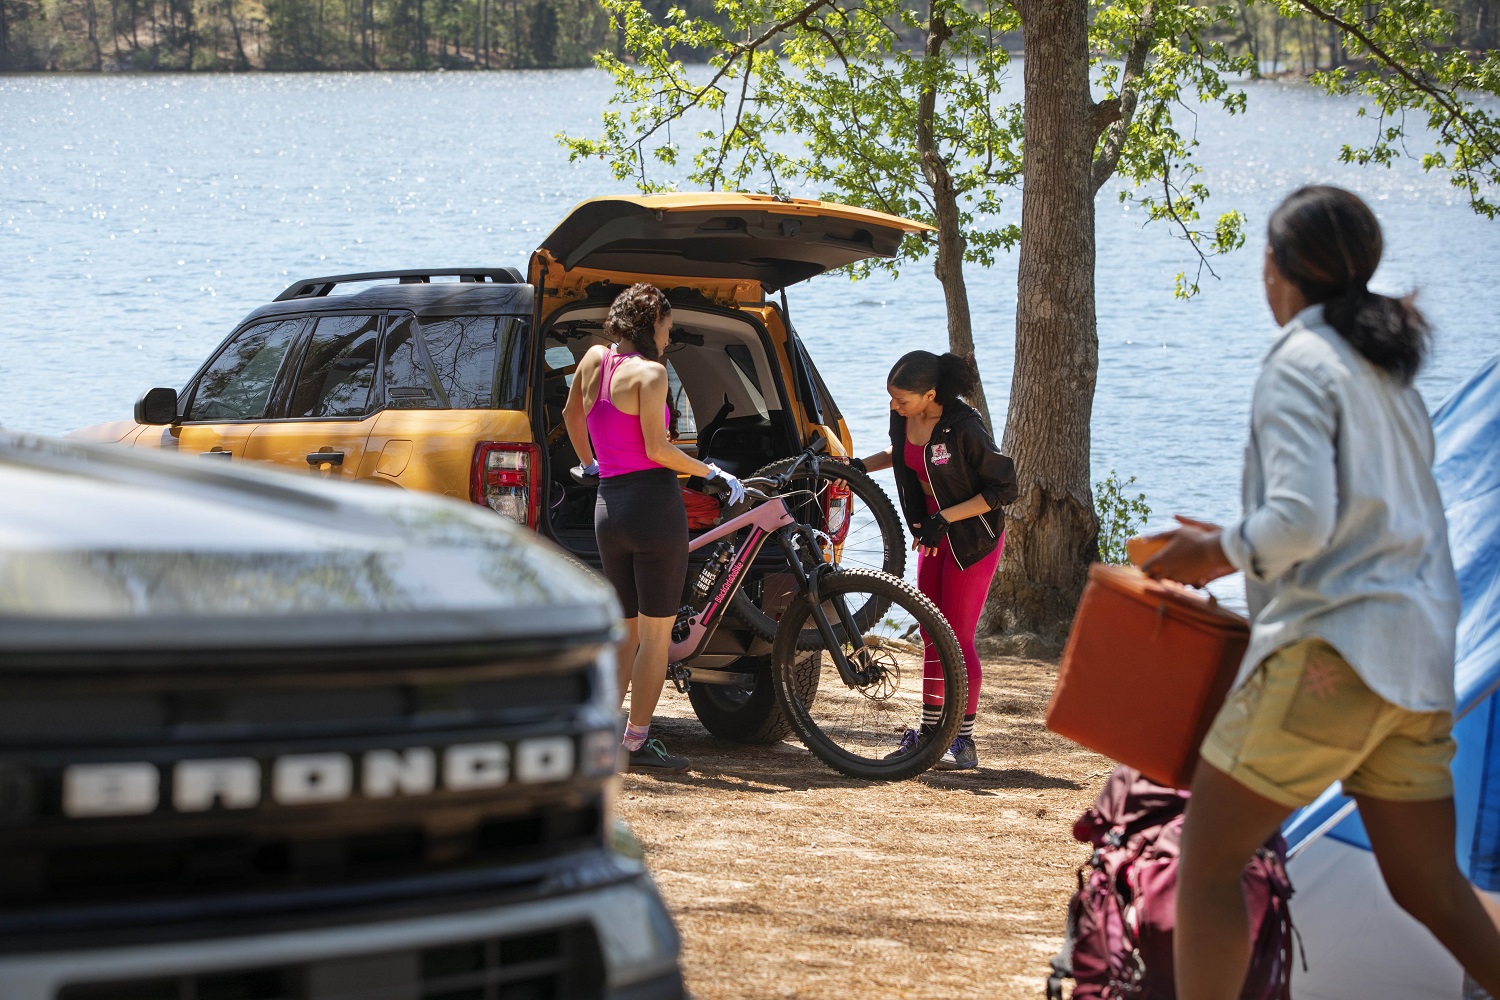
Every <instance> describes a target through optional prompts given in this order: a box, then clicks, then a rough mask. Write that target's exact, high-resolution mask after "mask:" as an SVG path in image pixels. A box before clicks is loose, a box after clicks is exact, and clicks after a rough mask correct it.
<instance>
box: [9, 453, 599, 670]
mask: <svg viewBox="0 0 1500 1000" xmlns="http://www.w3.org/2000/svg"><path fill="white" fill-rule="evenodd" d="M618 614H619V608H618V605H617V604H616V602H615V598H614V595H613V593H612V591H610V589H609V588H608V587H607V586H606V585H604V584H603V582H602V581H601V580H600V579H599V578H598V577H597V576H595V575H593V574H591V573H589V572H588V571H587V570H585V569H583V568H582V567H580V566H579V565H578V564H576V563H574V562H572V561H570V560H568V559H565V558H563V557H562V556H560V555H558V554H557V552H556V551H555V550H554V549H553V548H552V547H551V546H550V545H549V544H547V543H545V542H542V541H540V540H539V539H537V538H536V537H535V536H533V535H532V534H531V533H530V532H527V531H525V530H524V529H522V528H520V527H518V526H516V525H513V524H511V523H510V522H509V521H506V520H505V519H504V518H502V517H500V516H498V515H496V514H493V513H490V512H489V511H485V510H481V509H480V508H478V507H475V506H473V505H471V504H467V503H463V502H461V501H456V500H448V499H444V498H442V497H434V496H427V495H419V494H415V493H405V492H402V491H399V490H395V489H382V488H378V487H368V486H359V485H349V484H341V483H324V482H319V481H317V480H315V479H313V478H312V477H311V476H307V477H303V476H297V475H294V474H290V473H284V472H276V471H273V470H261V469H252V468H239V469H225V468H222V467H220V466H217V465H216V466H213V467H204V464H203V463H201V460H196V459H195V457H185V456H176V455H159V454H155V453H147V452H137V451H133V450H129V449H124V448H119V447H115V446H111V445H101V444H89V443H83V442H77V441H71V440H68V441H64V440H57V439H50V438H41V437H33V436H28V435H19V434H9V433H4V432H0V656H5V655H6V654H7V653H14V652H19V651H24V650H33V651H38V652H41V651H47V650H54V651H55V650H64V649H67V650H86V649H92V650H99V651H110V652H121V651H128V650H132V649H137V650H141V649H177V650H184V649H197V648H202V649H205V650H212V649H228V648H234V649H274V648H286V647H298V648H307V647H335V648H340V649H347V648H349V647H351V646H353V647H369V646H389V645H392V644H400V645H408V644H422V643H433V642H444V643H447V642H492V641H496V640H499V641H504V642H519V643H525V642H527V641H541V642H544V643H548V644H551V645H554V646H555V645H557V643H558V640H559V639H562V640H564V643H565V644H570V645H571V644H580V643H583V642H586V641H587V642H599V641H601V640H602V639H604V638H607V637H608V636H609V634H610V631H611V630H612V629H613V627H614V622H615V620H616V618H617V616H618Z"/></svg>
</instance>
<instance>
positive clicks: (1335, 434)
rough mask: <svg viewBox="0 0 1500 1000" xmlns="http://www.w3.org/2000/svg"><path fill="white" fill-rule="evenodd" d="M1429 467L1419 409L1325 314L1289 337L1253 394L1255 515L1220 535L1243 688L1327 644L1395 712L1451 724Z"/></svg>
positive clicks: (1442, 540) (1445, 566)
mask: <svg viewBox="0 0 1500 1000" xmlns="http://www.w3.org/2000/svg"><path fill="white" fill-rule="evenodd" d="M1432 456H1433V440H1432V424H1431V422H1430V421H1429V419H1428V416H1427V407H1426V406H1425V405H1424V404H1423V402H1422V397H1421V395H1420V394H1419V393H1418V392H1417V390H1416V389H1414V388H1411V387H1403V386H1402V385H1400V384H1399V383H1398V382H1397V381H1396V380H1395V379H1393V378H1391V377H1390V376H1388V375H1386V374H1385V373H1384V372H1382V371H1381V370H1380V369H1378V368H1376V367H1375V366H1374V365H1372V364H1370V362H1368V361H1366V360H1365V358H1364V357H1363V356H1362V355H1361V354H1360V353H1359V352H1358V351H1357V350H1355V349H1354V348H1353V347H1352V346H1350V344H1349V343H1348V342H1347V341H1345V340H1344V338H1343V337H1341V336H1339V334H1338V332H1337V331H1335V330H1334V329H1333V327H1331V326H1329V325H1328V324H1327V323H1326V322H1325V321H1324V319H1323V307H1322V306H1321V305H1314V306H1309V307H1308V308H1306V309H1304V310H1302V311H1301V312H1300V313H1298V314H1297V315H1296V316H1294V317H1293V318H1292V320H1291V322H1289V323H1287V325H1286V326H1285V327H1283V328H1282V331H1281V334H1280V336H1279V337H1278V338H1277V340H1276V342H1275V344H1273V345H1272V347H1271V349H1270V351H1269V352H1267V354H1266V357H1265V360H1264V362H1263V364H1262V367H1261V373H1260V378H1259V379H1258V381H1257V382H1256V384H1255V399H1254V403H1253V404H1252V407H1251V416H1250V443H1249V445H1248V446H1247V447H1246V449H1245V467H1244V477H1243V481H1242V485H1241V500H1242V503H1243V509H1244V516H1243V517H1242V518H1241V519H1240V521H1239V522H1238V523H1237V524H1234V525H1231V526H1230V527H1228V528H1226V529H1225V530H1224V534H1223V545H1224V554H1225V555H1226V556H1227V557H1228V558H1229V561H1230V562H1231V563H1233V564H1234V565H1235V566H1236V567H1237V568H1239V569H1241V570H1243V571H1244V573H1245V591H1246V594H1245V596H1246V599H1247V602H1248V604H1249V606H1250V617H1251V620H1252V623H1253V624H1252V626H1251V630H1250V647H1249V649H1248V650H1247V651H1246V654H1245V659H1244V662H1243V663H1242V665H1241V667H1240V676H1239V682H1243V681H1244V680H1245V678H1246V677H1248V676H1249V675H1250V673H1251V671H1252V670H1254V668H1255V665H1256V664H1258V663H1259V662H1260V661H1261V660H1263V659H1264V658H1265V657H1267V656H1269V655H1270V654H1271V653H1273V652H1275V651H1276V650H1277V649H1279V648H1281V647H1283V646H1286V645H1289V644H1291V643H1294V642H1297V641H1299V640H1302V639H1312V638H1317V639H1322V640H1324V641H1325V642H1327V643H1328V644H1329V645H1331V646H1333V647H1334V648H1335V649H1337V650H1338V651H1339V653H1340V654H1341V655H1342V656H1343V657H1344V658H1345V659H1346V660H1348V661H1349V664H1350V665H1351V666H1352V667H1353V668H1354V670H1355V672H1356V673H1358V674H1359V676H1360V677H1361V678H1362V679H1363V680H1364V682H1365V683H1366V684H1368V685H1369V686H1370V689H1371V690H1373V691H1374V692H1375V693H1376V694H1378V695H1380V696H1381V697H1382V698H1384V699H1385V700H1387V701H1389V702H1392V703H1393V704H1396V705H1400V706H1402V707H1403V708H1408V709H1411V710H1413V711H1419V712H1421V711H1435V710H1440V709H1443V710H1448V711H1451V710H1452V709H1453V705H1454V697H1453V651H1454V632H1455V629H1456V627H1457V624H1458V610H1459V595H1458V581H1457V579H1456V578H1455V577H1454V574H1453V561H1452V557H1451V556H1450V555H1449V552H1448V528H1447V522H1446V521H1445V520H1444V517H1443V504H1442V500H1441V498H1440V497H1439V495H1438V488H1437V484H1436V482H1434V481H1433V478H1432Z"/></svg>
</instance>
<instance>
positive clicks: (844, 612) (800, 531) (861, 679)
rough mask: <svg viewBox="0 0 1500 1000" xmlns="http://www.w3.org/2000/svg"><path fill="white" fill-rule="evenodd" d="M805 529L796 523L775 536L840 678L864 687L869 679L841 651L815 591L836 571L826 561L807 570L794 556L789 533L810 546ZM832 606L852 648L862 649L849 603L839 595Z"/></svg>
mask: <svg viewBox="0 0 1500 1000" xmlns="http://www.w3.org/2000/svg"><path fill="white" fill-rule="evenodd" d="M806 530H807V529H805V528H804V527H803V526H802V525H797V526H796V527H795V528H791V529H789V530H788V532H787V535H786V536H778V539H777V540H778V541H780V542H781V545H782V548H783V549H785V550H786V554H787V564H788V565H790V566H791V567H792V568H793V570H794V571H795V572H796V575H797V583H798V585H799V588H800V589H801V591H802V599H803V600H805V601H807V602H808V604H810V605H811V606H812V619H813V624H815V625H817V627H818V634H819V635H820V636H821V637H822V639H823V645H824V646H825V647H826V650H827V652H828V655H829V656H831V657H833V664H834V666H835V667H837V668H838V672H839V678H840V679H841V680H843V682H844V685H845V686H846V687H850V688H858V687H864V686H865V685H867V684H868V683H869V678H868V677H867V676H865V673H864V671H860V670H856V669H854V665H853V664H852V663H850V662H849V657H848V656H847V655H845V653H844V644H843V643H841V642H840V641H839V639H838V636H837V635H835V634H834V631H833V626H832V625H831V624H830V623H829V621H828V616H827V615H826V614H824V613H823V600H822V598H821V597H820V596H819V594H818V581H819V580H820V579H821V578H822V577H823V576H824V575H826V574H828V573H832V572H835V570H834V567H832V566H830V565H829V564H828V563H826V562H819V563H818V565H817V566H815V567H813V571H812V572H811V573H808V572H806V571H805V570H804V569H803V568H802V560H801V559H799V558H797V552H796V546H795V543H793V542H792V541H791V536H792V535H793V533H795V536H796V537H797V538H799V539H801V540H802V541H803V542H805V543H807V544H809V545H810V544H811V543H812V541H813V540H812V539H810V538H807V537H806V536H805V532H806ZM833 606H834V610H835V611H836V612H837V614H838V618H839V624H840V625H842V626H843V628H844V634H845V635H847V636H848V637H849V645H850V646H851V647H852V648H853V649H855V650H861V649H864V647H865V637H864V635H863V634H862V633H861V632H860V630H859V628H858V626H857V625H856V624H855V622H854V616H853V615H851V614H849V607H848V605H847V604H845V603H844V600H843V599H842V598H834V600H833Z"/></svg>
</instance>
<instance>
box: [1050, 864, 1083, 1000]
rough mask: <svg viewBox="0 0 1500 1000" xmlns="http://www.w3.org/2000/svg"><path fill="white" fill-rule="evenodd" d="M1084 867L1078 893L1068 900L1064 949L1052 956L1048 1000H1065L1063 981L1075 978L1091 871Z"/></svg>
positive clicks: (1079, 870)
mask: <svg viewBox="0 0 1500 1000" xmlns="http://www.w3.org/2000/svg"><path fill="white" fill-rule="evenodd" d="M1089 867H1090V866H1089V865H1084V866H1082V867H1080V868H1079V869H1078V891H1077V892H1075V893H1074V894H1073V897H1072V898H1071V899H1069V900H1068V922H1067V926H1066V928H1065V929H1064V931H1063V943H1062V948H1061V949H1059V950H1058V952H1057V954H1056V955H1053V956H1052V975H1050V976H1048V977H1047V1000H1063V988H1062V984H1063V980H1064V979H1072V978H1073V946H1074V945H1075V944H1077V943H1078V908H1079V907H1080V906H1082V905H1083V903H1082V901H1081V899H1080V897H1081V896H1082V895H1083V881H1084V879H1083V873H1084V872H1085V871H1087V870H1088V869H1089Z"/></svg>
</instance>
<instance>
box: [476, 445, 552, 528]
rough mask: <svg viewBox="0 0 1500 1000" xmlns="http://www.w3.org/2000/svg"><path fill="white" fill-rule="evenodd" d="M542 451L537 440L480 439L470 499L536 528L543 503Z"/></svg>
mask: <svg viewBox="0 0 1500 1000" xmlns="http://www.w3.org/2000/svg"><path fill="white" fill-rule="evenodd" d="M538 454H539V449H538V448H537V446H536V445H534V444H508V443H501V442H495V441H482V442H480V443H479V445H478V446H477V447H475V449H474V472H473V478H472V480H471V483H470V487H469V499H470V500H473V501H474V502H475V503H477V504H479V505H480V506H481V507H488V508H489V509H490V510H493V511H494V512H495V513H497V514H504V515H505V516H506V517H508V518H510V519H511V520H512V521H515V522H516V523H517V524H524V525H526V526H527V527H528V528H535V527H536V525H537V516H538V514H539V512H540V510H541V503H542V498H541V495H540V493H539V492H538V490H537V486H536V474H537V465H538V457H537V456H538Z"/></svg>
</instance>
